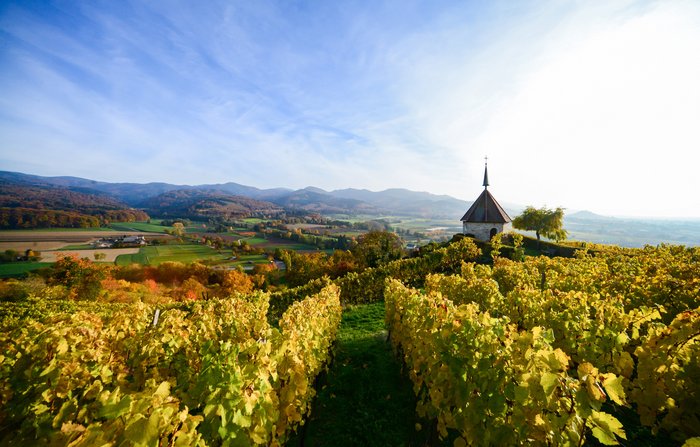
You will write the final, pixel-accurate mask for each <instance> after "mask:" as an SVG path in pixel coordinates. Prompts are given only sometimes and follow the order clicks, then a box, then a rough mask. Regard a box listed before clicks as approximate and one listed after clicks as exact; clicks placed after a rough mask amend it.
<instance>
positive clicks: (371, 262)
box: [352, 231, 403, 267]
mask: <svg viewBox="0 0 700 447" xmlns="http://www.w3.org/2000/svg"><path fill="white" fill-rule="evenodd" d="M352 253H353V254H354V255H355V258H356V259H357V261H358V262H359V263H360V264H362V265H364V266H365V267H377V266H378V265H381V264H384V263H387V262H389V261H393V260H396V259H400V258H401V257H402V256H403V242H402V241H401V238H400V237H399V236H398V235H397V234H395V233H390V232H388V231H370V232H369V233H365V234H363V235H362V236H360V237H359V240H358V242H357V245H356V246H355V247H353V249H352Z"/></svg>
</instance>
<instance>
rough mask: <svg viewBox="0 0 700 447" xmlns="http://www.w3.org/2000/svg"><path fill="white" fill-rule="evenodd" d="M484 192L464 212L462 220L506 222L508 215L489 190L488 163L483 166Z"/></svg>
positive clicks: (508, 220) (508, 218) (508, 219)
mask: <svg viewBox="0 0 700 447" xmlns="http://www.w3.org/2000/svg"><path fill="white" fill-rule="evenodd" d="M483 186H484V192H482V193H481V195H480V196H479V197H478V198H477V199H476V201H475V202H474V203H473V204H472V206H471V207H470V208H469V209H468V210H467V212H466V213H465V214H464V216H463V217H462V219H460V220H461V221H462V222H488V223H508V222H510V221H511V219H510V216H508V213H506V212H505V210H504V209H503V208H502V207H501V205H500V204H499V203H498V202H497V201H496V199H495V198H494V197H493V196H492V195H491V193H490V192H489V190H488V188H489V171H488V165H487V166H484V183H483Z"/></svg>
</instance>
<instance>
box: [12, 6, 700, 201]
mask: <svg viewBox="0 0 700 447" xmlns="http://www.w3.org/2000/svg"><path fill="white" fill-rule="evenodd" d="M699 9H700V8H699V7H698V6H697V4H696V3H694V2H683V1H675V2H661V3H655V2H644V3H640V2H632V1H630V2H610V3H608V2H605V3H596V4H593V3H578V4H577V3H571V4H563V3H561V2H545V1H532V2H517V3H513V2H489V3H482V2H468V3H464V2H452V1H439V2H423V1H409V2H406V1H401V2H399V1H393V0H387V1H383V2H371V3H363V2H321V3H313V4H311V3H303V2H302V3H288V2H276V1H261V2H206V3H204V4H193V3H191V2H169V3H168V4H165V3H158V2H156V3H149V2H146V3H144V2H130V1H125V2H119V3H114V2H84V3H83V2H76V3H58V2H57V3H46V4H42V5H40V6H32V5H29V4H26V3H25V2H16V3H10V2H6V3H5V4H4V5H3V7H2V8H0V44H1V45H2V47H1V50H0V168H2V169H11V170H19V171H27V172H31V173H36V174H45V175H80V176H84V177H90V178H96V179H99V180H110V181H140V182H144V181H169V182H174V183H191V184H192V183H213V182H224V181H236V182H240V183H247V184H252V185H256V186H261V187H270V186H290V187H302V186H307V185H316V186H320V187H324V188H327V189H333V188H343V187H349V186H353V187H367V188H371V189H383V188H387V187H409V188H412V189H420V190H429V191H432V192H436V193H449V194H453V195H456V196H459V197H462V198H465V199H471V198H473V197H472V196H474V195H475V194H476V193H478V189H479V185H480V181H479V177H480V175H481V172H482V171H481V170H482V166H483V165H482V164H481V161H482V157H483V156H484V155H485V154H488V155H489V157H490V159H492V160H493V161H494V163H493V165H492V166H493V167H492V169H493V170H494V188H495V191H496V192H497V195H498V196H499V198H500V199H501V200H502V201H506V202H520V203H533V204H539V203H543V202H546V203H548V204H550V205H559V204H561V205H564V206H569V207H576V208H591V209H594V210H598V211H604V212H615V213H616V214H621V213H622V214H624V213H627V214H640V213H641V214H645V209H646V208H645V204H646V203H647V202H648V201H649V200H652V201H654V200H656V198H657V197H659V195H658V190H661V189H662V188H660V186H661V184H666V185H668V184H672V182H674V181H675V182H676V185H678V186H679V187H681V189H683V190H691V189H695V190H700V184H698V183H697V182H698V181H699V180H697V179H696V178H695V177H696V176H693V175H690V171H689V170H690V169H691V168H690V166H692V165H695V166H697V165H698V164H700V163H698V162H699V161H700V160H698V158H697V157H698V156H697V155H695V154H696V153H697V147H698V146H699V144H698V143H700V137H698V127H697V125H696V124H694V123H697V122H700V111H699V110H698V107H700V106H698V104H700V94H699V93H698V89H699V88H700V87H698V85H697V82H696V79H698V78H700V68H699V67H698V64H699V63H700V62H698V58H697V57H694V55H697V54H700V36H699V34H698V33H699V32H698V27H697V23H698V20H700V11H699ZM574 179H575V181H574ZM603 179H606V181H605V182H604V181H602V180H603ZM596 180H599V181H596ZM657 182H658V183H657ZM656 185H658V186H659V188H656ZM623 189H624V190H625V191H630V190H631V189H634V190H636V191H638V194H637V193H635V194H633V195H629V194H627V196H626V197H625V198H624V206H622V207H621V206H620V200H619V198H617V197H615V196H614V194H611V190H613V191H620V190H623ZM683 200H685V202H683ZM693 200H695V202H693ZM664 204H668V207H665V208H663V209H661V208H660V207H659V208H657V209H656V210H650V211H652V212H650V213H648V214H669V213H670V214H674V213H676V212H675V210H676V209H678V208H679V207H681V206H683V204H685V205H686V207H687V206H688V204H689V206H691V207H693V206H694V207H695V209H696V211H695V212H694V214H695V215H697V214H698V213H699V212H700V211H697V210H700V203H697V199H694V198H692V197H681V198H679V200H678V201H677V202H669V201H666V202H664ZM656 211H659V213H656ZM678 213H679V214H683V212H681V210H679V212H678ZM686 214H687V213H686ZM691 214H692V213H691Z"/></svg>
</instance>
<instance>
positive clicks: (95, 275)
mask: <svg viewBox="0 0 700 447" xmlns="http://www.w3.org/2000/svg"><path fill="white" fill-rule="evenodd" d="M105 273H106V272H105V269H104V268H102V267H100V266H99V265H97V264H93V263H92V262H90V260H89V259H87V258H82V259H79V258H78V257H76V256H64V257H61V258H59V259H58V261H56V263H55V264H54V267H53V274H52V276H51V283H52V284H61V285H63V286H65V287H66V290H67V291H68V295H69V297H70V298H72V299H80V300H94V299H95V298H97V297H98V295H99V294H100V292H101V291H102V282H101V281H102V279H104V278H105V276H106V274H105Z"/></svg>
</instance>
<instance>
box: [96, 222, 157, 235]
mask: <svg viewBox="0 0 700 447" xmlns="http://www.w3.org/2000/svg"><path fill="white" fill-rule="evenodd" d="M109 227H110V228H111V229H112V230H114V231H145V232H148V233H165V230H167V229H168V228H170V227H164V226H162V225H159V224H158V223H148V222H118V223H112V224H110V225H109Z"/></svg>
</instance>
